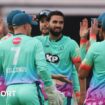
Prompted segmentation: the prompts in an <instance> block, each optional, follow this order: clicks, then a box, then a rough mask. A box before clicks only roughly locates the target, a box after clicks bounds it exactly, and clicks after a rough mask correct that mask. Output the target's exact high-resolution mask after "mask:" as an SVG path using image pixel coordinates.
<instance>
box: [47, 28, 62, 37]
mask: <svg viewBox="0 0 105 105" xmlns="http://www.w3.org/2000/svg"><path fill="white" fill-rule="evenodd" d="M49 31H50V33H51V34H52V35H53V36H59V35H61V33H62V31H63V30H62V29H61V28H60V30H59V31H54V29H51V28H50V29H49Z"/></svg>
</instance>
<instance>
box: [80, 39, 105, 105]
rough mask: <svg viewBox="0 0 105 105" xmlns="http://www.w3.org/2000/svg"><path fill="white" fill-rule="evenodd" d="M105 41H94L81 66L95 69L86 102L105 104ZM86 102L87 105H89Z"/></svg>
mask: <svg viewBox="0 0 105 105" xmlns="http://www.w3.org/2000/svg"><path fill="white" fill-rule="evenodd" d="M104 47H105V41H102V42H96V43H94V44H93V45H92V46H91V47H90V49H89V50H88V52H87V54H86V57H85V58H84V60H83V62H82V64H81V68H82V69H84V70H93V76H92V79H91V82H90V86H89V89H88V91H87V97H86V103H87V104H89V103H90V104H93V102H94V103H96V104H97V105H99V103H100V102H102V104H101V105H104V104H105V49H104ZM87 104H86V105H87Z"/></svg>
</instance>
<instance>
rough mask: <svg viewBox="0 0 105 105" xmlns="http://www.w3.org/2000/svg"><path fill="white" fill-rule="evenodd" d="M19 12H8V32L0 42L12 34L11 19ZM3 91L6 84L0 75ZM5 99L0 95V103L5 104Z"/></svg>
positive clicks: (0, 86)
mask: <svg viewBox="0 0 105 105" xmlns="http://www.w3.org/2000/svg"><path fill="white" fill-rule="evenodd" d="M21 12H22V11H20V10H13V11H11V12H10V13H9V14H8V16H7V24H8V30H9V32H8V34H6V36H4V37H2V38H1V40H0V42H2V41H5V40H7V39H8V38H10V37H12V36H13V33H14V31H13V27H12V19H13V17H14V16H15V15H16V14H18V13H21ZM4 91H6V85H5V80H4V76H3V75H1V76H0V92H4ZM5 99H6V96H0V104H1V105H6V100H5Z"/></svg>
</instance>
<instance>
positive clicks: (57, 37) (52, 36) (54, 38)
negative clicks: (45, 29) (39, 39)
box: [50, 33, 62, 40]
mask: <svg viewBox="0 0 105 105" xmlns="http://www.w3.org/2000/svg"><path fill="white" fill-rule="evenodd" d="M61 37H62V33H61V34H59V35H58V36H55V35H52V34H51V33H50V39H51V40H59V39H61Z"/></svg>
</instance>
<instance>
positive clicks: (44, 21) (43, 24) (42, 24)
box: [37, 10, 51, 36]
mask: <svg viewBox="0 0 105 105" xmlns="http://www.w3.org/2000/svg"><path fill="white" fill-rule="evenodd" d="M50 12H51V11H50V10H42V11H41V12H40V13H39V14H38V16H37V19H38V22H39V29H40V32H41V34H42V35H44V36H45V35H48V34H49V28H48V15H49V13H50Z"/></svg>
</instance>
